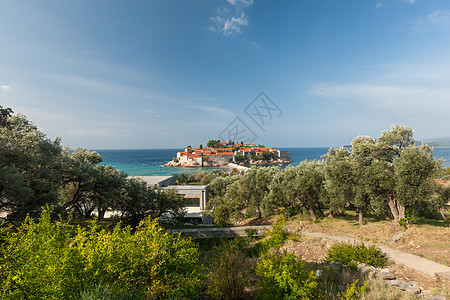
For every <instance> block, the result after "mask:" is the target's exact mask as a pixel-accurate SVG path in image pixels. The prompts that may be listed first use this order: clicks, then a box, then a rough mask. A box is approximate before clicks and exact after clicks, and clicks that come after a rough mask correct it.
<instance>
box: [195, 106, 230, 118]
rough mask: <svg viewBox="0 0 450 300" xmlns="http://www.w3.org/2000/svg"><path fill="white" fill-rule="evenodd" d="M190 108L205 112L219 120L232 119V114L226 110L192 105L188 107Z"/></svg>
mask: <svg viewBox="0 0 450 300" xmlns="http://www.w3.org/2000/svg"><path fill="white" fill-rule="evenodd" d="M190 108H192V109H195V110H199V111H203V112H207V113H209V114H214V115H215V116H217V117H221V118H224V119H225V118H231V117H233V115H234V114H233V112H231V111H229V110H228V109H225V108H221V107H217V106H208V105H193V106H190Z"/></svg>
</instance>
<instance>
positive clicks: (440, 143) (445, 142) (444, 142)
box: [423, 137, 450, 147]
mask: <svg viewBox="0 0 450 300" xmlns="http://www.w3.org/2000/svg"><path fill="white" fill-rule="evenodd" d="M423 141H424V142H425V143H427V144H428V145H430V146H432V147H450V137H443V138H432V139H425V140H423Z"/></svg>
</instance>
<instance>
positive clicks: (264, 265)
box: [256, 252, 320, 299]
mask: <svg viewBox="0 0 450 300" xmlns="http://www.w3.org/2000/svg"><path fill="white" fill-rule="evenodd" d="M256 275H258V277H259V279H260V281H259V282H258V285H259V286H260V287H261V291H260V295H261V298H262V299H319V297H320V294H319V288H318V287H319V285H318V282H317V277H316V276H315V275H314V273H313V272H309V271H308V270H307V269H306V268H305V265H304V263H303V262H302V261H301V260H297V259H295V257H294V255H293V254H292V253H290V254H287V253H286V252H283V253H280V252H274V253H266V254H264V255H263V256H262V257H261V260H260V261H259V262H258V263H257V265H256Z"/></svg>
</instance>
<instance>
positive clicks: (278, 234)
mask: <svg viewBox="0 0 450 300" xmlns="http://www.w3.org/2000/svg"><path fill="white" fill-rule="evenodd" d="M284 224H285V219H284V217H283V216H279V219H278V220H277V222H276V223H275V224H274V225H272V230H270V231H269V232H268V233H267V237H266V238H265V239H263V240H261V241H258V242H256V243H255V244H254V245H253V246H251V247H248V248H246V249H244V252H245V253H246V254H247V255H248V256H250V257H253V256H258V255H261V254H263V253H266V252H269V251H271V250H276V249H278V248H279V247H281V246H283V244H284V243H285V242H286V240H287V239H288V238H289V233H288V232H287V231H286V229H285V227H284ZM246 233H247V231H246ZM247 235H248V233H247Z"/></svg>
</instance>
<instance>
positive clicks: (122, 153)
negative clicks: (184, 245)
mask: <svg viewBox="0 0 450 300" xmlns="http://www.w3.org/2000/svg"><path fill="white" fill-rule="evenodd" d="M280 149H281V150H287V151H289V152H290V153H291V158H292V163H291V164H292V165H298V164H299V163H300V162H301V161H303V160H305V159H306V160H320V159H321V156H322V155H323V154H326V153H327V151H328V149H329V148H328V147H327V148H325V147H322V148H280ZM95 151H97V152H98V153H99V154H100V155H101V156H102V157H103V164H106V165H113V166H114V167H115V168H117V169H119V170H121V171H124V172H125V173H127V174H128V175H171V174H178V173H191V172H194V171H196V170H198V169H201V168H174V167H162V165H163V164H165V163H166V162H168V161H170V160H172V159H173V158H174V157H176V155H177V152H179V151H183V149H143V150H95ZM434 157H435V158H443V159H445V160H446V161H445V162H444V166H446V167H450V148H435V149H434ZM205 169H206V170H213V169H214V168H205ZM215 169H217V168H215Z"/></svg>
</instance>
